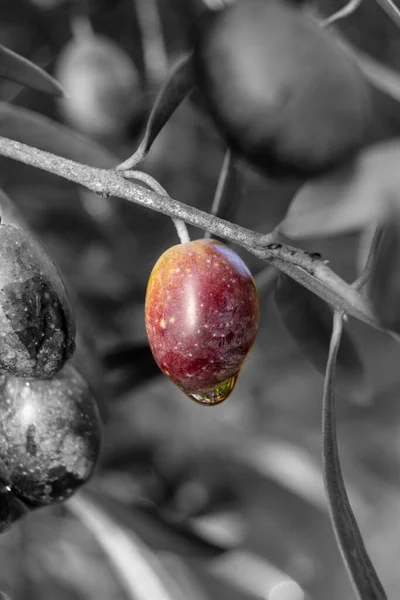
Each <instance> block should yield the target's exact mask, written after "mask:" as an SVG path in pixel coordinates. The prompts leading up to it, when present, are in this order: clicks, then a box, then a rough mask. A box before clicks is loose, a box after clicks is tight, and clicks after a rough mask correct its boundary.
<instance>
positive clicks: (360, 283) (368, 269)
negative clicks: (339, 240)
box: [353, 227, 383, 290]
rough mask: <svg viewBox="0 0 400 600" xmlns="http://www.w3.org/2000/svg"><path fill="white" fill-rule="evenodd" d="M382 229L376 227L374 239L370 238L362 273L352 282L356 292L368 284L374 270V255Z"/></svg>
mask: <svg viewBox="0 0 400 600" xmlns="http://www.w3.org/2000/svg"><path fill="white" fill-rule="evenodd" d="M382 233H383V231H382V228H381V227H377V228H376V230H375V234H374V237H373V238H372V243H371V247H370V249H369V253H368V258H367V262H366V263H365V266H364V269H363V272H362V273H361V275H360V276H359V277H357V279H356V280H355V281H354V282H353V287H354V289H356V290H360V289H361V288H362V287H364V285H365V284H366V283H367V282H368V280H369V278H370V277H371V273H372V269H373V268H374V264H375V259H376V254H377V252H378V249H379V244H380V242H381V239H382Z"/></svg>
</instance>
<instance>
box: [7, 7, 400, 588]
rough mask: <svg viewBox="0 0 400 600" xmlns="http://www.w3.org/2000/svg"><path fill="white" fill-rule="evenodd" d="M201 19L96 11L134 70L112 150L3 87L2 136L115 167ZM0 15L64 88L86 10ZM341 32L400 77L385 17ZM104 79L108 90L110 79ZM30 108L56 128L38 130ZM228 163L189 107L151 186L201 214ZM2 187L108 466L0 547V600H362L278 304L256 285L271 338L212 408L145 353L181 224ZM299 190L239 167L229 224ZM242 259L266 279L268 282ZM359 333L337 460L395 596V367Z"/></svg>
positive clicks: (268, 209) (43, 99)
mask: <svg viewBox="0 0 400 600" xmlns="http://www.w3.org/2000/svg"><path fill="white" fill-rule="evenodd" d="M194 4H196V2H195V0H190V1H189V0H158V2H154V1H150V0H135V1H134V0H88V2H87V3H86V8H87V11H88V14H89V17H90V22H91V24H92V27H93V29H94V31H95V32H96V33H97V34H101V35H103V36H107V37H108V38H110V39H111V40H113V41H114V43H116V44H117V45H118V47H119V48H120V49H123V50H124V52H125V53H126V55H127V56H128V57H129V58H130V60H131V61H132V65H133V67H132V68H134V69H135V75H136V78H135V86H136V88H135V89H133V91H131V92H130V93H132V98H131V101H132V107H135V109H134V110H133V111H132V113H131V114H130V115H129V119H127V120H126V121H125V122H124V127H123V128H122V129H121V130H120V131H119V132H117V133H118V134H115V132H114V134H112V135H109V134H106V135H101V132H100V134H99V132H97V133H95V138H96V139H94V140H93V141H92V142H90V143H89V142H88V143H87V142H83V141H82V139H80V138H79V139H78V138H75V137H74V136H71V135H70V134H69V133H68V132H67V131H65V130H61V129H57V127H61V126H64V125H65V124H67V125H68V122H67V123H66V122H65V120H66V121H68V115H66V113H65V111H63V107H62V106H61V105H60V104H57V102H56V101H55V100H54V99H52V98H50V97H47V96H44V95H43V94H40V93H38V92H34V91H30V90H25V89H24V90H22V89H21V88H20V87H19V86H18V85H16V84H14V83H11V82H7V81H5V80H1V81H0V99H1V100H2V101H4V102H8V103H10V104H11V106H8V107H7V106H6V105H3V106H0V134H1V135H6V136H9V137H11V138H15V139H21V141H26V142H27V143H30V144H31V145H37V146H39V147H43V148H44V149H48V150H51V149H52V148H53V149H54V151H55V152H57V153H60V154H63V155H64V156H68V157H70V158H75V159H76V160H80V161H81V162H87V163H89V164H93V165H94V166H102V167H103V166H104V167H112V166H115V165H117V164H118V163H119V162H121V161H122V160H123V159H125V158H127V157H128V156H129V155H130V154H132V152H133V151H134V149H135V148H136V147H137V145H138V143H139V141H140V134H141V132H142V130H143V126H144V124H145V117H146V114H147V113H148V111H149V109H150V107H151V104H152V102H153V100H154V97H155V94H156V92H157V90H158V89H159V86H160V84H161V82H162V79H163V77H165V73H166V69H167V67H168V66H169V65H171V64H172V63H173V62H174V61H175V60H176V58H177V57H178V56H179V55H181V54H182V53H183V52H184V51H185V50H186V49H187V48H188V47H189V44H190V18H191V14H192V13H191V8H192V5H194ZM197 4H198V3H197ZM341 4H342V3H341V2H339V1H338V0H315V2H314V5H311V7H313V6H314V7H315V8H316V9H317V10H318V12H319V13H320V14H323V15H325V16H328V15H329V14H331V13H332V12H334V11H335V10H337V9H338V8H340V6H341ZM1 8H2V18H1V23H0V43H1V44H4V45H5V46H8V47H9V48H11V49H13V50H14V51H16V52H18V53H20V54H22V55H23V56H26V57H28V58H29V59H30V60H32V61H33V62H36V63H37V64H39V65H40V66H42V67H43V68H45V69H46V70H47V71H49V72H51V73H57V69H58V68H59V64H60V63H59V61H60V56H61V54H62V53H63V50H64V48H65V46H66V44H67V43H68V42H69V41H70V40H71V37H72V35H73V30H74V27H73V23H74V19H76V16H77V15H79V14H80V13H81V9H82V7H81V6H80V3H79V2H77V3H76V4H74V2H72V1H71V2H69V1H68V0H64V1H63V0H2V6H1ZM154 15H155V16H154ZM338 29H339V30H340V31H341V32H342V33H343V34H344V35H346V36H347V37H348V39H350V40H351V41H352V42H353V43H354V44H356V45H358V46H359V47H360V48H362V49H364V50H365V51H367V52H368V53H370V54H371V55H372V56H374V57H376V58H378V59H379V60H381V61H382V62H385V63H386V64H389V65H391V66H393V67H394V68H400V52H399V49H400V32H399V30H398V29H396V27H395V25H394V24H393V23H392V22H391V21H390V20H389V19H388V17H387V16H386V15H385V13H384V12H383V11H382V10H381V9H380V8H379V7H378V5H377V4H376V3H374V2H363V3H362V5H361V6H360V8H359V9H358V10H357V11H356V12H355V13H354V15H352V16H351V17H349V18H348V19H346V20H344V21H342V22H340V23H339V24H338ZM75 34H76V29H75ZM77 69H79V65H78V67H77ZM98 73H100V79H102V74H104V77H107V72H106V70H104V71H103V70H102V68H101V66H100V67H99V70H98ZM97 76H98V75H97ZM87 77H88V78H89V75H87ZM72 78H73V77H72ZM83 79H84V77H83ZM88 81H89V79H88ZM103 83H104V81H101V85H103ZM105 83H107V82H105ZM88 86H89V87H90V83H88ZM112 106H114V108H115V106H116V105H115V104H114V105H112ZM22 109H28V110H30V111H35V112H36V113H39V115H40V114H41V115H44V116H45V117H48V118H51V119H53V120H54V121H56V122H58V123H59V125H57V126H55V127H56V128H54V127H49V128H47V127H44V125H43V123H42V122H41V121H40V117H35V116H34V115H32V114H31V113H25V112H21V110H22ZM123 109H124V110H125V109H126V106H123V107H122V108H121V110H123ZM87 133H88V132H86V134H87ZM89 133H90V132H89ZM95 144H97V146H96V145H95ZM61 146H62V147H63V152H61V150H60V147H61ZM223 154H224V147H223V145H222V144H221V142H220V140H219V138H218V136H217V134H216V133H215V131H214V130H213V129H212V127H211V126H210V124H209V122H208V120H207V119H206V118H205V117H204V115H202V114H201V113H200V112H199V111H198V109H197V108H196V106H195V105H194V104H193V103H192V102H186V103H185V104H184V105H182V107H180V109H179V110H178V111H177V113H176V114H175V115H174V117H173V118H172V120H171V121H170V122H169V123H168V125H167V126H166V127H165V129H164V130H163V131H162V133H161V134H160V136H159V138H158V139H157V141H156V143H155V144H154V147H153V149H152V150H151V152H150V154H149V156H148V158H147V159H146V160H145V162H144V163H143V170H146V171H147V172H149V173H151V174H152V175H153V176H154V177H156V178H157V179H158V180H159V181H160V183H161V184H162V185H163V186H164V187H165V188H166V189H167V190H168V192H169V193H170V195H171V196H172V197H174V198H176V199H178V200H181V201H183V202H186V203H188V204H191V205H194V206H197V207H199V208H201V209H203V210H210V207H211V203H212V197H213V193H214V189H215V186H216V182H217V178H218V173H219V170H220V167H221V164H222V160H223ZM0 186H1V187H2V188H3V189H4V190H5V191H6V192H7V193H8V194H9V195H10V197H11V198H12V199H13V200H14V201H15V203H16V204H17V205H18V207H19V208H20V210H21V212H22V213H23V215H24V217H25V219H26V220H27V221H28V223H29V225H30V226H31V228H32V229H33V230H34V231H35V232H36V233H37V234H38V236H40V238H41V239H42V240H43V242H44V244H45V245H46V246H47V248H48V249H49V251H50V253H51V255H52V256H53V258H54V260H55V261H56V262H57V263H58V265H59V266H60V268H61V270H62V272H63V274H64V276H65V279H66V282H67V284H68V286H69V289H70V293H71V296H72V298H73V300H74V303H75V307H76V314H77V320H78V329H79V334H80V342H79V348H78V354H77V355H76V357H75V361H76V364H77V365H78V367H79V368H80V369H81V370H82V371H83V372H84V374H85V375H86V376H87V378H88V379H89V382H90V384H91V385H92V387H93V389H94V390H95V392H96V395H97V399H98V402H99V405H100V408H101V412H102V416H103V420H104V445H103V454H102V461H101V464H100V465H99V469H98V471H97V475H96V477H94V479H93V480H92V481H91V482H90V484H89V485H88V486H87V488H86V489H85V492H84V493H82V494H81V496H82V500H81V501H78V502H75V501H74V500H71V501H70V502H68V503H66V505H65V506H64V505H63V506H59V507H56V508H54V509H46V510H41V511H37V512H36V513H34V514H31V515H30V516H29V517H28V518H26V519H25V520H24V521H23V522H21V523H20V524H18V525H17V526H16V527H15V528H14V529H13V530H12V531H10V532H9V533H7V534H5V535H3V536H2V538H1V540H0V589H1V590H2V591H4V592H5V593H7V594H9V595H10V597H11V598H12V600H36V599H40V600H47V599H49V600H50V599H53V598H59V599H60V600H75V599H76V600H83V599H85V600H86V599H87V600H92V599H93V600H94V599H96V600H103V599H104V600H106V599H107V600H109V599H110V598H113V599H115V600H119V599H121V600H123V599H126V598H128V599H132V598H135V599H136V600H144V599H145V598H146V600H164V599H165V600H181V599H183V598H187V599H189V598H190V599H193V600H213V599H216V598H218V599H219V600H245V599H251V598H260V597H262V598H266V599H268V600H305V599H309V600H310V599H314V600H322V599H323V600H337V599H339V598H340V599H341V600H346V599H347V598H348V599H349V600H350V599H351V598H353V592H352V590H351V587H350V584H349V582H348V578H347V575H346V573H345V570H344V567H343V565H342V562H341V559H340V556H339V552H338V550H337V548H336V545H335V542H334V537H333V532H332V529H331V525H330V522H329V517H328V514H327V507H326V503H325V500H324V494H323V488H322V478H321V461H320V407H321V394H322V385H323V380H322V377H321V375H320V374H319V373H317V372H316V371H315V370H314V369H313V367H312V366H311V365H310V364H309V363H308V362H307V361H306V360H305V359H304V358H303V357H302V355H301V353H300V351H299V349H298V347H297V345H296V344H295V342H293V341H292V339H291V338H290V337H289V334H288V333H287V331H286V329H285V328H284V326H283V325H282V322H281V321H280V318H279V316H278V313H277V310H276V307H275V305H274V301H273V297H272V295H270V294H269V293H268V286H263V285H261V286H260V301H261V324H260V331H259V335H258V338H257V340H256V343H255V346H254V348H253V351H252V353H251V355H250V356H249V358H248V360H247V362H246V365H245V367H244V368H243V370H242V374H241V377H240V379H239V382H238V384H237V388H236V391H235V393H234V394H233V395H232V397H231V398H230V399H229V400H228V401H227V402H226V403H225V404H223V405H222V406H220V407H218V408H214V409H212V410H206V409H204V408H203V407H201V406H198V405H196V404H194V403H192V402H190V401H189V400H188V399H187V398H186V397H185V396H183V395H182V394H181V393H180V392H179V391H178V390H177V389H176V388H175V387H174V386H173V384H171V383H170V382H169V381H168V380H167V379H166V378H165V377H163V376H161V374H160V373H159V372H158V369H157V367H156V366H155V363H154V361H153V359H152V357H151V354H150V351H149V348H148V345H147V341H146V337H145V330H144V321H143V308H144V297H145V289H146V283H147V279H148V277H149V274H150V271H151V268H152V266H153V264H154V262H155V261H156V260H157V258H158V256H159V255H160V254H161V253H162V252H163V251H164V250H165V249H166V248H167V247H169V246H170V245H172V244H175V243H177V238H176V233H175V230H174V227H173V225H172V223H171V221H170V220H169V219H167V218H166V217H164V216H163V215H160V214H157V213H155V212H152V211H148V210H145V209H144V208H142V207H139V206H136V205H131V204H128V203H124V202H122V201H120V200H115V199H111V200H108V199H107V200H106V199H103V198H99V197H96V196H95V195H93V194H91V193H89V192H88V191H85V190H82V189H78V187H77V186H75V185H73V184H71V183H69V182H67V181H64V180H62V179H59V178H56V177H53V176H51V175H49V174H47V173H44V172H41V171H39V170H34V169H32V168H29V167H26V166H24V165H22V164H19V163H17V162H13V161H9V160H8V161H7V160H6V159H3V158H2V159H0ZM293 191H294V190H293V187H291V186H284V185H279V186H278V185H276V184H273V183H271V182H268V181H266V180H263V179H261V178H260V177H259V176H258V175H257V173H255V172H253V171H251V170H250V169H249V168H246V169H243V173H242V181H241V186H240V193H241V201H240V206H239V208H238V210H237V212H236V216H235V220H236V222H238V223H240V224H241V225H243V226H246V227H249V228H252V229H255V230H257V231H260V232H268V231H270V230H271V229H272V228H273V227H274V226H275V225H276V224H277V223H278V222H279V221H280V219H282V217H283V215H284V214H285V211H286V209H287V207H288V204H289V202H290V199H291V197H292V194H293ZM191 234H192V236H193V237H197V236H199V237H200V236H202V234H203V232H201V231H195V230H194V229H192V230H191ZM301 245H302V247H304V248H306V249H309V250H312V251H317V252H320V253H322V254H323V256H324V258H326V259H328V260H329V261H330V263H331V265H332V267H333V268H334V269H335V270H336V271H337V272H338V273H339V274H340V275H341V276H343V277H344V278H345V279H347V280H350V279H351V278H354V277H355V276H356V275H357V272H358V269H359V258H358V256H359V247H360V235H358V234H357V235H356V234H354V235H346V236H341V237H336V238H334V239H329V240H324V239H313V240H312V241H307V240H305V241H304V242H302V244H301ZM236 250H237V251H238V252H239V254H240V255H241V256H242V257H243V258H244V259H245V261H246V262H247V264H248V265H249V267H250V268H251V269H252V270H253V272H254V273H255V274H256V273H258V272H260V271H261V270H262V269H263V268H264V266H265V265H264V264H262V263H261V261H259V260H258V259H256V258H255V257H254V256H252V255H249V254H246V253H245V252H244V251H243V250H242V249H241V248H238V249H236ZM350 328H351V330H352V332H353V333H354V336H355V339H356V340H357V342H358V346H359V348H360V352H361V354H362V358H363V360H364V362H365V366H366V378H365V384H364V385H363V387H362V389H353V390H351V392H349V391H347V392H346V393H341V394H339V398H338V420H339V421H338V427H339V438H340V439H339V441H340V449H341V458H342V461H343V469H344V474H345V478H346V481H347V483H348V487H349V493H350V497H351V500H352V503H353V507H354V510H355V514H356V516H357V518H358V520H359V524H360V527H361V530H362V532H363V535H364V537H365V541H366V545H367V547H368V549H369V551H370V555H371V558H372V560H373V562H374V563H375V565H376V568H377V571H378V573H379V574H380V576H381V579H382V582H383V584H384V586H385V588H386V590H387V592H388V595H389V597H396V593H398V590H399V586H400V583H399V574H398V565H397V562H398V560H397V558H398V556H399V552H400V535H399V533H398V529H399V526H398V523H399V517H400V512H399V506H400V503H399V496H400V487H399V486H400V482H399V472H400V471H399V466H400V444H399V441H398V440H399V439H400V436H399V433H400V431H399V429H400V426H399V423H400V420H399V419H398V416H399V412H400V408H399V406H400V405H399V402H398V399H399V390H400V376H399V369H398V364H399V359H400V349H399V347H398V346H397V345H396V344H395V343H394V342H393V341H392V340H390V339H389V338H386V337H385V336H383V335H381V334H379V333H377V332H375V331H373V330H370V329H368V328H367V327H366V326H364V325H361V324H359V323H351V324H350ZM82 522H83V525H82ZM295 582H297V583H295Z"/></svg>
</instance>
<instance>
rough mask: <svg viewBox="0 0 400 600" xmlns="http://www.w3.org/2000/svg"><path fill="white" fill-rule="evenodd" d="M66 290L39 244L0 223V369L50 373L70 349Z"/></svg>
mask: <svg viewBox="0 0 400 600" xmlns="http://www.w3.org/2000/svg"><path fill="white" fill-rule="evenodd" d="M74 338H75V323H74V318H73V313H72V308H71V305H70V302H69V299H68V295H67V291H66V289H65V286H64V284H63V281H62V279H61V277H60V275H59V272H58V270H57V268H56V266H55V264H54V263H53V262H52V261H51V260H50V258H49V256H48V255H47V253H46V252H45V250H44V249H43V248H42V246H41V245H40V243H39V242H38V241H37V240H36V238H34V237H33V236H31V235H30V234H29V233H28V232H27V231H25V230H24V229H21V228H20V227H16V226H14V225H0V372H3V373H9V374H11V375H15V376H18V377H41V378H46V377H51V376H52V375H54V373H56V372H57V371H59V370H60V369H61V368H62V366H63V365H64V364H65V362H66V361H67V360H68V358H69V357H70V356H71V355H72V353H73V351H74V348H75V341H74Z"/></svg>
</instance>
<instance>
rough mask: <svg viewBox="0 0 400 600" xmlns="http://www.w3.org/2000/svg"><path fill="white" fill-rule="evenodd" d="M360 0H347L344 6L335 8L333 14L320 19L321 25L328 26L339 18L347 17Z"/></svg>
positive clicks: (358, 4)
mask: <svg viewBox="0 0 400 600" xmlns="http://www.w3.org/2000/svg"><path fill="white" fill-rule="evenodd" d="M361 2H362V0H349V2H347V4H346V5H345V6H343V7H342V8H340V9H339V10H337V11H336V12H335V13H333V15H331V16H330V17H328V18H327V19H324V20H323V21H321V22H320V25H321V27H329V25H332V24H333V23H336V21H340V20H341V19H345V18H346V17H349V16H350V15H351V14H353V12H355V11H356V10H357V8H358V7H359V6H360V4H361Z"/></svg>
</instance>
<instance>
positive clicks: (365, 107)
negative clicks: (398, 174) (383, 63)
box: [194, 0, 372, 178]
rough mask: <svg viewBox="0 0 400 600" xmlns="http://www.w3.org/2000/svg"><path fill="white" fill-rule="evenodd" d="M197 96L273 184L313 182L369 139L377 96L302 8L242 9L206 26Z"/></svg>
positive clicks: (247, 1) (242, 4)
mask: <svg viewBox="0 0 400 600" xmlns="http://www.w3.org/2000/svg"><path fill="white" fill-rule="evenodd" d="M194 61H195V72H196V75H197V81H198V87H199V89H200V90H201V92H202V93H203V94H204V96H205V99H206V102H207V105H208V109H209V111H210V113H211V115H212V117H213V118H214V120H215V123H216V124H217V126H218V128H219V129H220V131H221V133H222V134H223V135H224V136H225V138H226V141H227V142H228V144H229V145H230V146H231V147H232V148H233V149H235V150H236V151H237V152H238V153H241V154H242V155H244V157H245V158H246V159H247V160H248V161H249V162H250V163H252V164H253V165H254V166H256V167H257V168H259V169H261V170H262V171H263V172H264V173H265V174H266V175H267V176H273V177H277V178H279V177H283V178H288V177H295V178H297V177H300V178H304V177H309V176H313V175H316V174H318V173H321V172H324V171H326V170H328V169H330V168H332V167H334V166H336V165H338V164H340V163H342V162H344V161H346V160H348V159H349V157H351V156H353V155H354V153H356V152H357V151H358V150H359V149H360V148H361V147H362V146H363V145H364V144H365V143H366V140H367V138H368V137H369V136H370V119H371V113H372V108H371V105H372V100H371V92H370V87H369V85H368V84H367V82H366V81H365V79H364V77H363V75H362V74H361V72H360V71H359V69H358V67H357V66H356V65H355V64H354V63H353V62H352V61H351V59H350V58H349V57H348V56H347V55H346V54H345V53H344V52H343V51H342V50H341V48H340V47H339V46H338V44H337V43H336V41H335V39H334V37H333V36H332V35H331V34H330V33H329V32H328V31H325V30H323V29H321V28H320V27H319V26H318V25H317V24H316V23H314V22H313V21H312V20H311V19H310V18H309V17H308V16H307V15H305V14H304V13H302V12H301V11H300V10H299V9H297V8H295V7H293V6H290V5H288V4H287V3H285V2H277V1H274V0H267V1H266V0H237V2H234V3H233V4H231V5H230V6H228V7H226V8H225V9H222V10H220V11H214V12H210V13H208V14H207V15H205V16H204V18H203V19H200V20H199V23H198V26H197V40H196V43H195V50H194Z"/></svg>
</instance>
